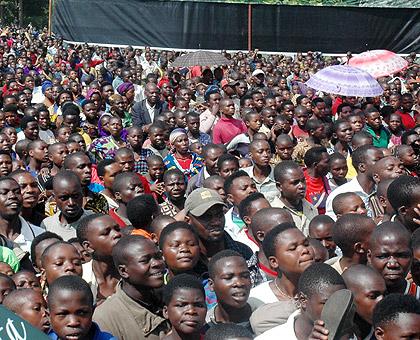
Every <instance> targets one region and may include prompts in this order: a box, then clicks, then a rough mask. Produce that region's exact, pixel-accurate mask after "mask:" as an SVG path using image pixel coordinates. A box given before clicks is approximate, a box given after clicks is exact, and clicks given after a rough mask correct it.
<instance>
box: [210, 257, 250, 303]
mask: <svg viewBox="0 0 420 340" xmlns="http://www.w3.org/2000/svg"><path fill="white" fill-rule="evenodd" d="M214 269H215V270H214V272H215V277H214V278H212V279H210V287H212V289H213V290H214V292H215V293H216V295H217V299H218V300H219V301H223V302H224V304H226V305H227V306H230V307H232V308H242V307H244V306H245V305H246V303H247V301H248V297H249V293H250V291H251V287H252V283H251V277H250V274H249V269H248V267H247V265H246V262H245V260H244V259H243V258H242V257H239V256H232V257H227V258H224V259H221V260H220V261H219V262H218V263H216V266H215V268H214ZM226 278H228V279H226Z"/></svg>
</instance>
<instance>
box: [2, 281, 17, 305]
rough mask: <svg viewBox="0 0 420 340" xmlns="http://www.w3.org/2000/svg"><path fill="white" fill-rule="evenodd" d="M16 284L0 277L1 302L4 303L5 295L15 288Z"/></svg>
mask: <svg viewBox="0 0 420 340" xmlns="http://www.w3.org/2000/svg"><path fill="white" fill-rule="evenodd" d="M14 289H15V287H14V284H13V282H11V281H10V280H6V279H4V278H0V304H2V303H3V299H4V297H5V296H6V295H7V294H9V293H10V292H11V291H12V290H14Z"/></svg>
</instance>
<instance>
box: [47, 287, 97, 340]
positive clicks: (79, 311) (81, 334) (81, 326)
mask: <svg viewBox="0 0 420 340" xmlns="http://www.w3.org/2000/svg"><path fill="white" fill-rule="evenodd" d="M54 298H55V299H54V302H53V303H50V306H49V307H50V319H51V327H52V329H53V330H54V332H56V333H57V335H58V338H59V339H72V340H82V339H86V338H87V337H86V336H87V335H88V333H89V331H90V328H91V326H92V314H93V307H92V305H91V304H89V302H88V299H87V297H86V296H85V294H84V293H83V292H74V291H69V290H61V291H57V292H56V293H55V295H54Z"/></svg>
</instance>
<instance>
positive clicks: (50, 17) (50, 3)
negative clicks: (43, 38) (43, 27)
mask: <svg viewBox="0 0 420 340" xmlns="http://www.w3.org/2000/svg"><path fill="white" fill-rule="evenodd" d="M52 2H53V0H49V1H48V35H51V22H52V7H53V5H52Z"/></svg>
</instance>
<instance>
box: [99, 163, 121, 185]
mask: <svg viewBox="0 0 420 340" xmlns="http://www.w3.org/2000/svg"><path fill="white" fill-rule="evenodd" d="M121 172H122V169H121V166H120V165H119V164H118V163H112V164H110V165H108V166H106V167H105V173H104V178H103V181H104V186H105V188H107V189H109V190H112V185H113V184H114V180H115V177H116V176H117V175H118V174H120V173H121Z"/></svg>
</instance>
